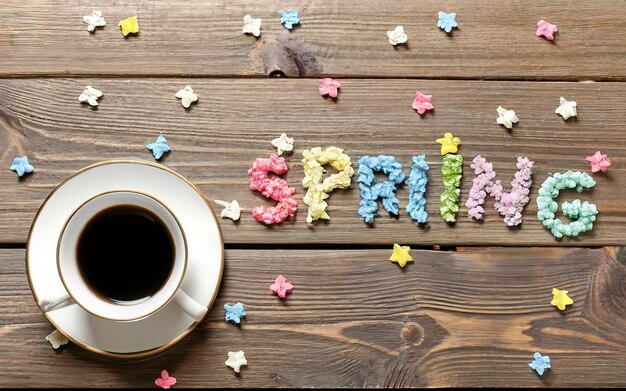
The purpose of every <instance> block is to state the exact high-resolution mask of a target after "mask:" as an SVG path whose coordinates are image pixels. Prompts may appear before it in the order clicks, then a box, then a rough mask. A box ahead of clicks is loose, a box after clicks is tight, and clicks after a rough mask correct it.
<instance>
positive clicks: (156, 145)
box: [146, 134, 172, 160]
mask: <svg viewBox="0 0 626 391" xmlns="http://www.w3.org/2000/svg"><path fill="white" fill-rule="evenodd" d="M146 148H148V149H149V150H150V151H152V155H153V156H154V158H155V159H156V160H159V159H160V158H161V157H162V156H163V154H164V153H166V152H169V151H171V150H172V149H171V148H170V146H169V145H167V139H166V138H165V137H164V136H163V135H162V134H160V135H159V137H157V139H156V141H155V142H153V143H150V144H148V145H146Z"/></svg>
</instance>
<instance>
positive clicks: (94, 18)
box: [83, 11, 107, 33]
mask: <svg viewBox="0 0 626 391" xmlns="http://www.w3.org/2000/svg"><path fill="white" fill-rule="evenodd" d="M83 21H84V22H85V23H87V31H89V32H90V33H93V32H94V31H95V30H96V27H102V26H104V25H105V24H107V23H106V22H105V20H104V18H103V17H102V12H101V11H93V12H92V13H91V15H85V16H83Z"/></svg>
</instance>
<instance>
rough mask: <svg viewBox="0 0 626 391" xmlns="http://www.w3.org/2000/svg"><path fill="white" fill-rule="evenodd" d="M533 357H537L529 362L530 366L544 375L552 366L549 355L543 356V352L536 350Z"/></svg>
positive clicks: (540, 374)
mask: <svg viewBox="0 0 626 391" xmlns="http://www.w3.org/2000/svg"><path fill="white" fill-rule="evenodd" d="M533 357H535V359H534V360H533V361H532V362H530V363H528V366H529V367H531V368H532V369H534V370H535V371H537V373H538V374H539V376H542V375H543V372H544V371H546V370H547V369H550V368H552V367H551V366H550V357H549V356H542V355H541V353H539V352H535V354H534V355H533Z"/></svg>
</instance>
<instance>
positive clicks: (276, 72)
mask: <svg viewBox="0 0 626 391" xmlns="http://www.w3.org/2000/svg"><path fill="white" fill-rule="evenodd" d="M269 76H270V77H287V76H286V75H285V72H283V71H281V70H280V69H276V70H273V71H271V72H270V74H269Z"/></svg>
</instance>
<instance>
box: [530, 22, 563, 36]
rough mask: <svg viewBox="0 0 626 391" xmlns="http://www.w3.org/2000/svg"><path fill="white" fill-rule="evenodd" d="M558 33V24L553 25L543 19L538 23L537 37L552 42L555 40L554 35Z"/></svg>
mask: <svg viewBox="0 0 626 391" xmlns="http://www.w3.org/2000/svg"><path fill="white" fill-rule="evenodd" d="M557 31H559V29H558V28H557V27H556V24H551V23H548V22H546V21H545V20H543V19H541V20H540V21H539V22H537V32H536V33H535V35H536V36H538V37H541V36H544V37H546V39H547V40H548V41H552V40H553V39H554V33H556V32H557Z"/></svg>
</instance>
